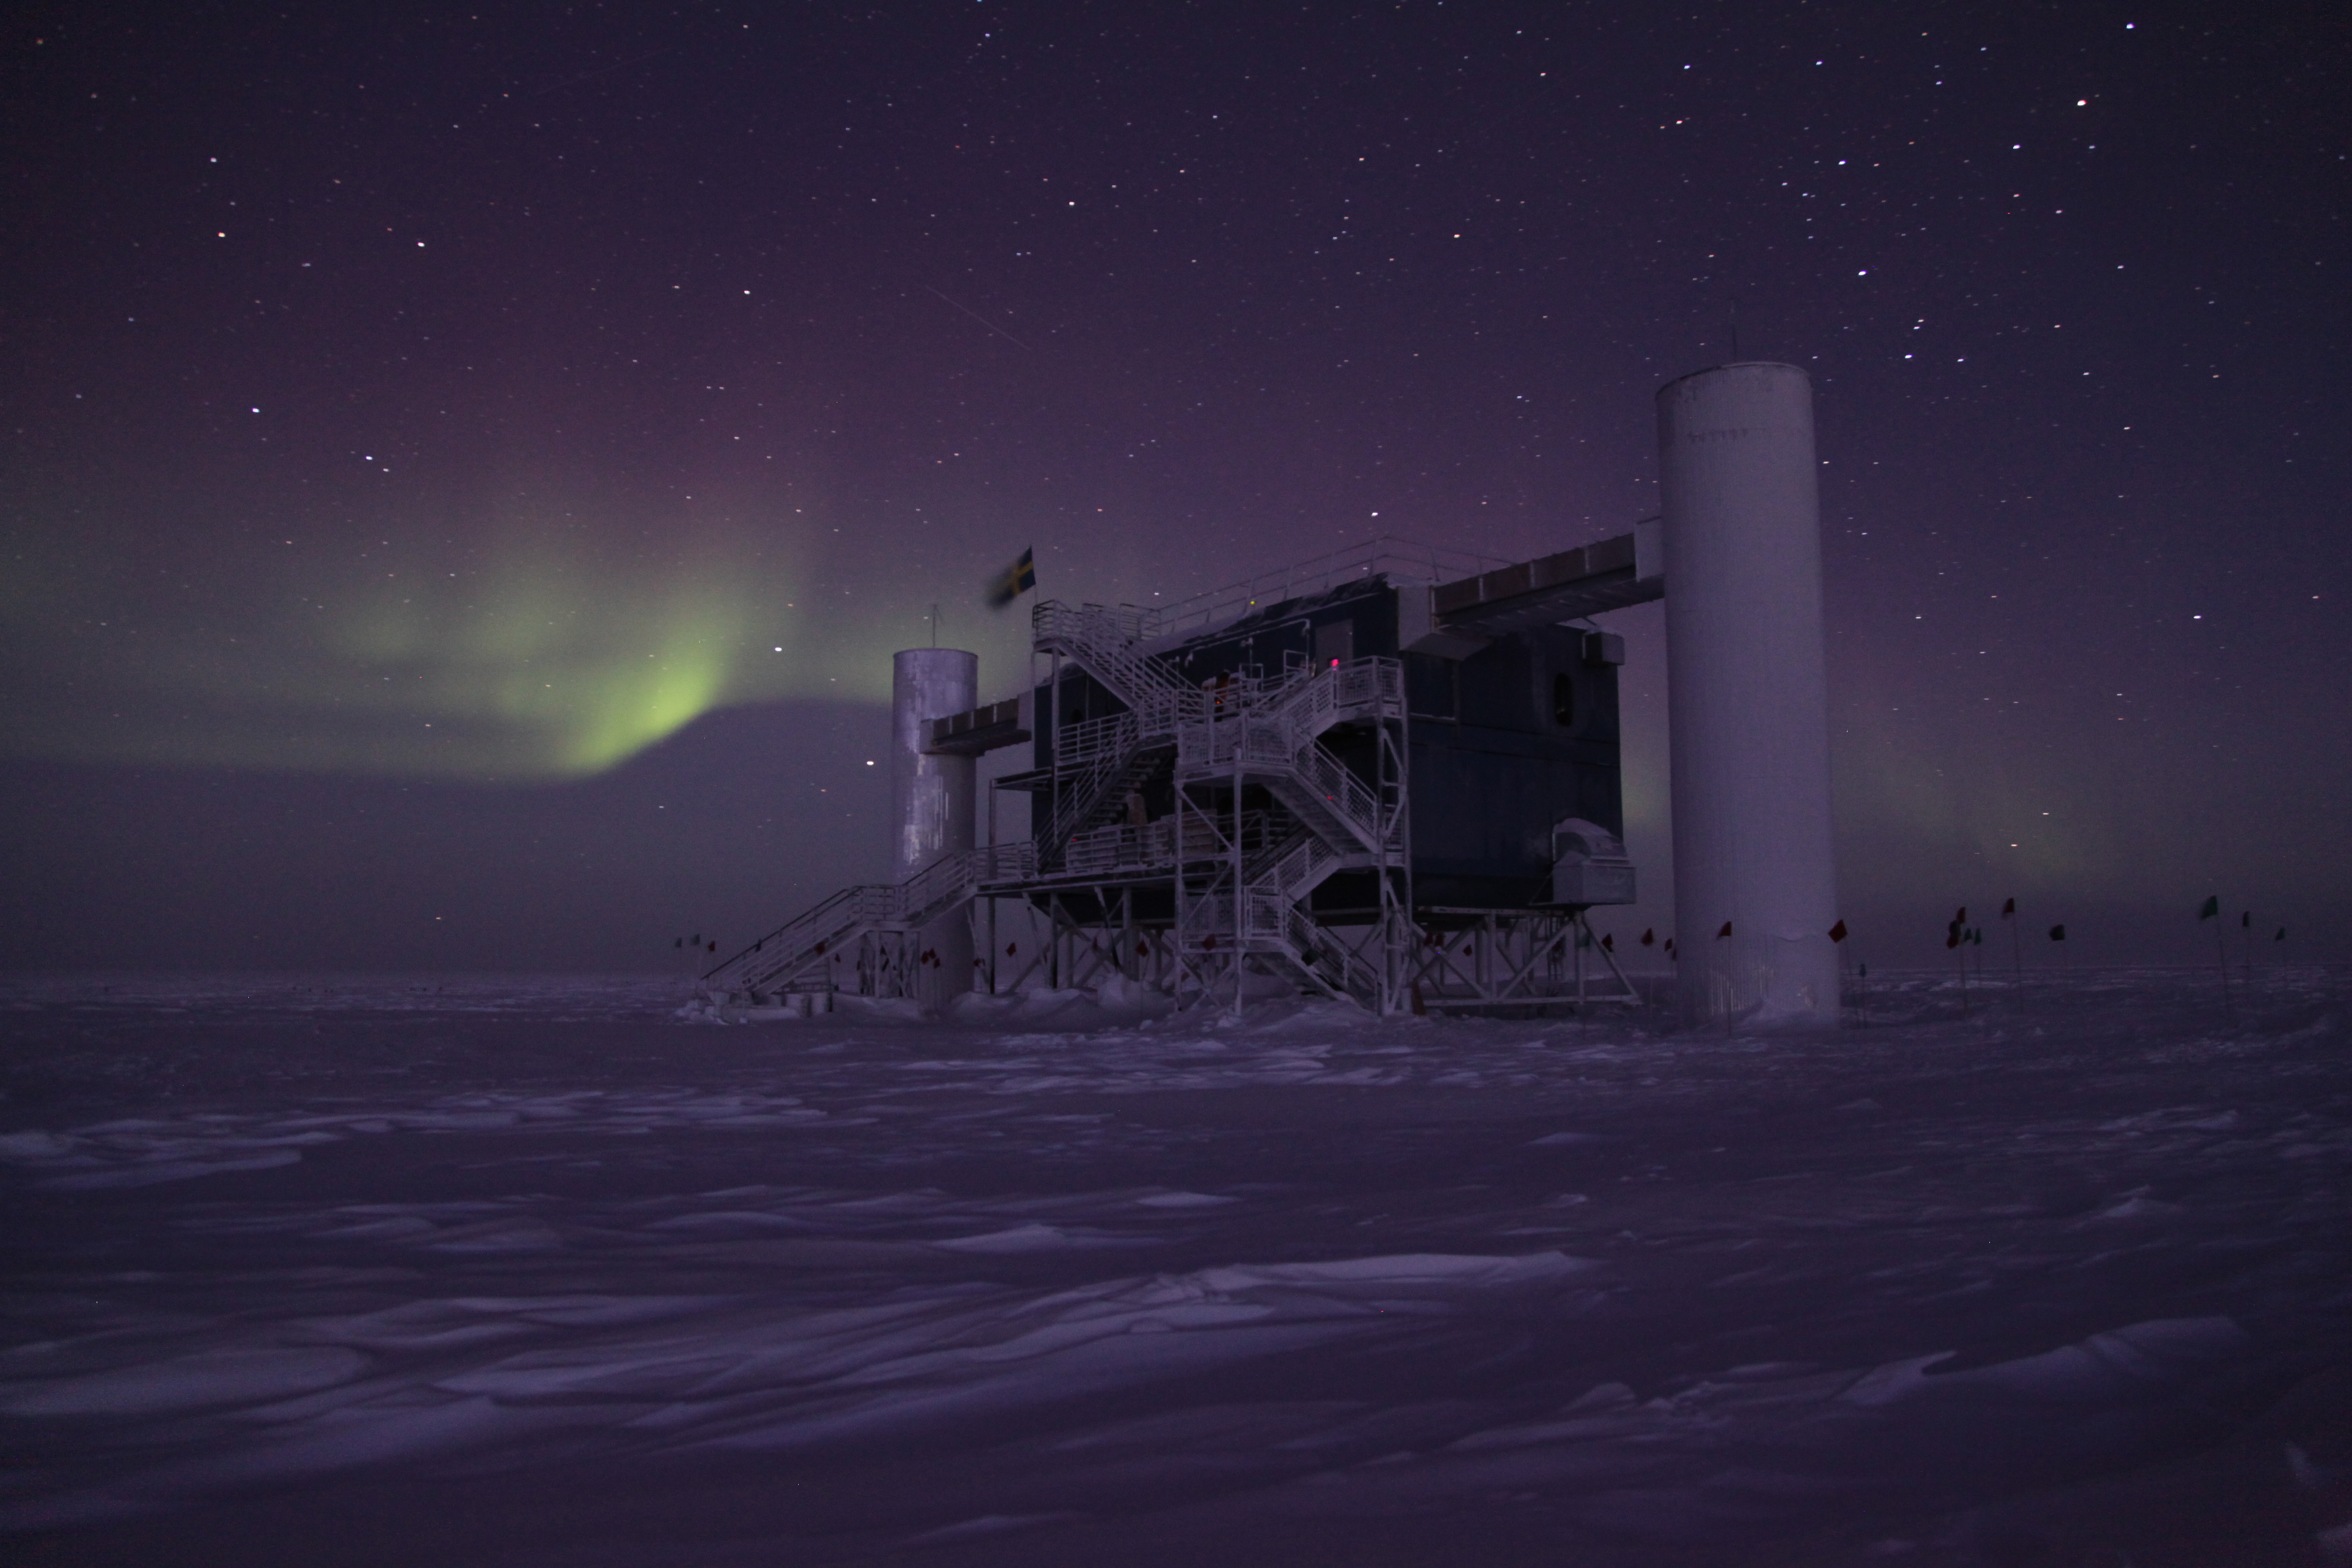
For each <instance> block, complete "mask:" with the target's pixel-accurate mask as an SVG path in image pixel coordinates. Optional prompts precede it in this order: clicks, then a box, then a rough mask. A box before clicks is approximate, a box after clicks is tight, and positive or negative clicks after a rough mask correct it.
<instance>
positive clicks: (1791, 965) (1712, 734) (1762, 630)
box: [1658, 364, 1839, 1029]
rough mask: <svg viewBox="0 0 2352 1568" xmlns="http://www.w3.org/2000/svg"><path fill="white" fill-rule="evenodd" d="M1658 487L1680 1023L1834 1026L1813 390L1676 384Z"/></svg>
mask: <svg viewBox="0 0 2352 1568" xmlns="http://www.w3.org/2000/svg"><path fill="white" fill-rule="evenodd" d="M1658 476H1659V486H1660V489H1661V492H1662V494H1661V498H1660V500H1661V510H1662V513H1663V517H1664V522H1663V524H1662V527H1663V531H1664V550H1665V574H1666V679H1667V725H1668V730H1669V732H1670V735H1671V739H1672V745H1673V768H1674V824H1675V927H1676V930H1677V941H1676V947H1677V949H1678V953H1677V957H1678V960H1679V963H1678V966H1677V968H1678V976H1679V989H1680V992H1681V1002H1682V1014H1683V1018H1684V1021H1685V1023H1688V1024H1694V1025H1696V1024H1710V1023H1712V1024H1722V1025H1725V1026H1733V1025H1738V1026H1748V1027H1757V1028H1798V1029H1803V1028H1834V1027H1835V1026H1836V1025H1837V1019H1838V1003H1839V996H1838V961H1837V947H1836V944H1835V943H1833V942H1832V941H1831V940H1830V936H1829V931H1830V927H1831V926H1832V924H1833V923H1835V921H1836V920H1837V918H1838V917H1837V865H1836V854H1835V849H1834V847H1833V846H1832V842H1831V836H1830V757H1829V686H1828V676H1827V668H1826V659H1825V657H1824V653H1823V648H1822V538H1821V498H1820V483H1819V476H1818V473H1817V471H1816V468H1815V464H1814V458H1813V390H1812V382H1811V379H1810V378H1809V377H1808V376H1807V375H1806V374H1805V373H1804V372H1803V371H1801V370H1800V369H1798V368H1797V367H1796V366H1794V365H1787V364H1727V365H1721V366H1718V367H1717V368H1716V369H1714V370H1703V371H1699V372H1697V373H1696V374H1692V375H1686V376H1685V377H1683V378H1682V379H1681V380H1679V381H1675V382H1669V383H1668V384H1666V385H1665V386H1664V387H1663V388H1661V389H1660V390H1659V393H1658ZM1726 932H1728V934H1725V933H1726Z"/></svg>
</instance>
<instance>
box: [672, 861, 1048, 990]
mask: <svg viewBox="0 0 2352 1568" xmlns="http://www.w3.org/2000/svg"><path fill="white" fill-rule="evenodd" d="M1035 870H1036V853H1035V850H1034V847H1032V846H1030V845H1027V844H999V845H994V846H992V847H988V848H983V849H961V850H957V851H954V852H952V853H950V854H947V855H942V856H940V858H938V859H936V860H934V861H932V862H931V863H930V864H929V865H928V866H926V867H924V868H922V869H921V870H919V871H918V872H916V873H915V874H914V875H913V876H912V877H909V878H908V879H906V880H905V881H903V882H867V883H862V884H860V885H858V886H856V887H854V888H844V889H842V890H841V891H840V892H837V893H835V894H834V895H833V896H832V897H831V898H829V899H826V900H824V901H823V902H822V903H819V904H817V905H816V906H815V907H814V908H813V909H810V910H804V911H803V912H802V913H801V914H799V915H797V916H795V917H793V919H792V920H790V921H785V922H784V924H782V926H779V927H778V928H777V929H775V930H774V931H770V932H769V933H768V934H767V935H765V936H763V937H761V938H760V939H759V941H757V942H753V943H752V944H751V946H749V947H747V948H745V949H743V950H742V951H741V952H738V953H736V954H735V955H734V956H732V957H730V958H729V959H728V960H727V961H726V962H725V963H721V964H719V966H718V967H717V968H715V969H713V970H711V971H710V972H709V973H707V974H705V975H703V977H702V979H701V982H700V990H701V991H702V993H703V994H704V995H706V996H708V997H711V998H714V999H717V998H721V997H740V998H744V999H750V998H753V997H757V996H760V995H761V994H772V993H775V992H783V991H796V990H820V991H822V990H831V989H833V988H834V987H833V985H832V984H831V978H830V974H829V969H830V966H831V965H832V963H835V962H836V961H837V960H838V959H839V958H840V957H841V956H842V955H844V954H845V953H851V952H855V953H856V954H857V955H858V957H859V959H860V962H861V963H866V964H867V965H868V966H869V968H871V967H874V966H878V967H881V968H885V969H890V968H898V969H903V968H904V965H903V964H893V963H889V962H887V960H888V956H889V955H887V953H881V952H874V951H872V950H871V948H870V947H868V946H861V942H862V939H864V938H866V937H870V936H885V935H905V934H907V933H909V932H913V931H920V930H922V929H923V928H924V927H925V926H927V925H929V924H930V923H931V922H932V921H936V920H938V919H940V917H941V916H942V915H946V914H949V913H951V912H952V911H953V910H955V909H956V907H957V906H958V905H961V904H963V903H965V902H967V901H969V900H971V897H972V895H973V894H974V893H975V892H977V891H978V890H979V889H981V888H982V886H983V885H984V884H987V883H991V882H1002V881H1007V880H1011V879H1016V878H1024V877H1028V876H1032V875H1034V873H1035ZM812 972H814V973H812ZM868 980H869V984H866V986H864V987H862V988H864V989H868V990H873V989H877V988H876V987H875V986H874V985H872V984H870V980H871V975H870V973H869V976H868ZM883 989H887V987H884V988H883Z"/></svg>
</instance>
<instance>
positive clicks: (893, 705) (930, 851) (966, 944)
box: [890, 647, 980, 1007]
mask: <svg viewBox="0 0 2352 1568" xmlns="http://www.w3.org/2000/svg"><path fill="white" fill-rule="evenodd" d="M979 701H980V656H979V655H978V654H973V653H966V652H964V651H963V650H962V649H961V648H951V647H918V648H908V650H907V651H905V652H904V653H899V654H895V655H893V656H892V657H891V660H890V828H891V832H890V879H891V880H892V881H894V882H903V881H905V880H906V879H908V878H909V877H911V876H913V875H914V874H915V873H916V872H918V871H919V870H921V869H922V868H924V867H926V866H928V865H929V864H930V863H931V862H932V861H934V860H936V859H938V858H940V856H942V855H945V854H948V853H950V852H951V851H954V850H958V849H969V848H971V847H972V840H973V837H974V832H973V830H974V826H975V825H976V809H977V808H976V805H975V791H974V788H973V785H974V783H975V782H976V779H977V776H978V772H979V762H978V759H976V758H973V757H950V756H933V755H931V754H929V752H925V751H924V750H923V739H924V731H925V729H926V728H927V727H928V725H929V721H931V720H933V719H945V718H948V717H950V715H952V714H957V713H962V712H967V711H969V710H971V709H972V708H974V707H976V706H978V705H979ZM915 953H916V954H917V955H920V954H929V955H930V958H929V962H927V963H922V964H920V965H919V968H918V971H917V973H918V974H919V983H918V984H917V986H916V995H917V997H918V999H919V1000H920V1001H921V1003H922V1004H923V1005H924V1006H926V1007H938V1006H940V1005H943V1004H945V1003H946V1002H947V1000H948V999H949V998H950V997H952V996H959V995H961V994H963V993H965V992H967V991H969V990H971V976H972V962H971V960H972V952H971V921H969V920H968V919H967V918H966V914H965V911H964V910H955V911H954V912H953V913H950V914H949V915H946V916H944V917H942V918H941V919H940V920H939V921H935V922H933V923H932V924H931V925H929V926H928V927H926V928H925V929H924V930H923V931H922V932H921V935H920V939H919V941H918V942H917V943H916V946H915Z"/></svg>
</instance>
